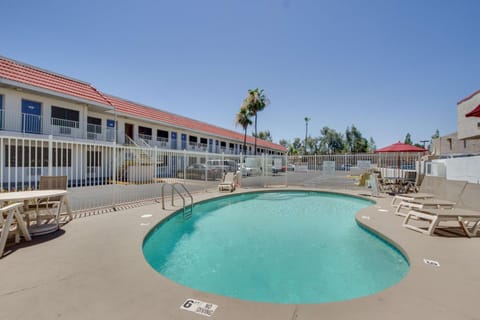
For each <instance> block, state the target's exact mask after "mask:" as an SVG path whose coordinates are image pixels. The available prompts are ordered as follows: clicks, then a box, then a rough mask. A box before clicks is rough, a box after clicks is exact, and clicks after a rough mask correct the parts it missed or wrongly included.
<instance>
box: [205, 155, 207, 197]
mask: <svg viewBox="0 0 480 320" xmlns="http://www.w3.org/2000/svg"><path fill="white" fill-rule="evenodd" d="M207 164H208V149H207V150H205V190H207V182H208V167H207Z"/></svg>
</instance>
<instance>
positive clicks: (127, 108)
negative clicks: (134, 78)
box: [103, 93, 287, 152]
mask: <svg viewBox="0 0 480 320" xmlns="http://www.w3.org/2000/svg"><path fill="white" fill-rule="evenodd" d="M103 95H104V96H105V97H106V98H107V99H108V100H109V101H110V103H111V104H112V105H113V106H114V107H115V109H116V110H117V112H119V113H123V114H127V115H131V116H136V117H140V118H144V119H150V120H155V121H159V122H161V123H164V124H167V125H171V126H178V127H181V128H185V129H191V130H195V131H200V132H204V133H206V134H212V135H216V136H220V137H225V138H229V139H233V140H237V141H239V142H242V143H243V134H242V133H239V132H235V131H232V130H227V129H224V128H220V127H217V126H214V125H211V124H208V123H205V122H201V121H198V120H193V119H190V118H186V117H182V116H179V115H176V114H173V113H169V112H165V111H162V110H158V109H154V108H151V107H147V106H143V105H140V104H138V103H135V102H131V101H127V100H124V99H121V98H117V97H114V96H111V95H107V94H105V93H104V94H103ZM247 143H250V144H254V143H255V138H254V137H251V136H247ZM257 146H259V147H260V148H268V149H272V150H278V151H282V152H286V151H287V149H286V148H285V147H284V146H281V145H279V144H276V143H272V142H269V141H265V140H261V139H257Z"/></svg>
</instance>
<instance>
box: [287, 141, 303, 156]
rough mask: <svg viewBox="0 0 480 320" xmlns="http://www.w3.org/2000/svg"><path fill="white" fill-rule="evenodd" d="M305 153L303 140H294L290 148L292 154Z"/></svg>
mask: <svg viewBox="0 0 480 320" xmlns="http://www.w3.org/2000/svg"><path fill="white" fill-rule="evenodd" d="M302 151H303V146H302V140H301V139H300V138H295V139H293V142H292V143H291V144H290V147H289V148H288V152H289V153H290V154H300V153H301V152H302Z"/></svg>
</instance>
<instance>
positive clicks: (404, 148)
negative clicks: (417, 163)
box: [375, 141, 427, 153]
mask: <svg viewBox="0 0 480 320" xmlns="http://www.w3.org/2000/svg"><path fill="white" fill-rule="evenodd" d="M379 152H427V150H426V149H424V148H420V147H417V146H413V145H411V144H407V143H401V142H400V141H398V142H397V143H394V144H391V145H389V146H386V147H384V148H381V149H378V150H375V153H379Z"/></svg>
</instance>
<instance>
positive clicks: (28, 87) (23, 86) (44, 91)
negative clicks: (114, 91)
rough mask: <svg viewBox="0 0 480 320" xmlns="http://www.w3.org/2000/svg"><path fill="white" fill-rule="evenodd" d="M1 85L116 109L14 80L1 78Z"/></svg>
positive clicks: (107, 108)
mask: <svg viewBox="0 0 480 320" xmlns="http://www.w3.org/2000/svg"><path fill="white" fill-rule="evenodd" d="M0 84H4V85H7V86H10V87H13V88H20V89H24V90H29V91H33V92H37V93H41V94H46V95H49V96H53V97H58V98H62V99H66V100H70V101H75V102H78V103H83V104H88V105H92V106H96V107H100V108H104V109H106V110H113V109H114V108H113V106H111V105H109V104H102V103H99V102H96V101H93V100H88V99H82V98H79V97H75V96H72V95H68V94H64V93H60V92H57V91H54V90H49V89H44V88H40V87H36V86H32V85H29V84H25V83H22V82H18V81H14V80H9V79H6V78H2V77H0Z"/></svg>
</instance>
